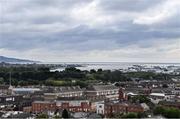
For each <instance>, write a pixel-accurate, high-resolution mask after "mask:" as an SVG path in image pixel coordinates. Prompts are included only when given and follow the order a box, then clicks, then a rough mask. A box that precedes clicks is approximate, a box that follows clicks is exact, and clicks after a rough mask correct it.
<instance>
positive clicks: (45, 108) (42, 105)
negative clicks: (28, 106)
mask: <svg viewBox="0 0 180 119" xmlns="http://www.w3.org/2000/svg"><path fill="white" fill-rule="evenodd" d="M55 110H56V103H55V102H52V101H34V102H33V103H32V112H33V113H42V112H54V111H55Z"/></svg>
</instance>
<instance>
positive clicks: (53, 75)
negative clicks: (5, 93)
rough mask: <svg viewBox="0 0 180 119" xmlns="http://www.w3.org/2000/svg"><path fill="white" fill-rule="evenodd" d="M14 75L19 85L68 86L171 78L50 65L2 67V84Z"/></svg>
mask: <svg viewBox="0 0 180 119" xmlns="http://www.w3.org/2000/svg"><path fill="white" fill-rule="evenodd" d="M10 72H11V77H12V84H13V85H15V86H17V85H21V86H26V85H44V84H45V85H51V86H68V85H80V86H81V87H85V86H87V85H88V84H89V83H98V82H105V83H108V82H112V83H113V82H119V81H130V80H131V79H133V78H139V79H149V80H150V79H160V80H167V79H170V75H168V74H156V73H152V72H128V73H123V72H121V71H118V70H116V71H110V70H102V69H99V70H97V71H96V70H93V69H92V70H90V71H81V70H79V69H76V68H73V67H69V68H66V69H65V70H64V71H60V72H58V71H56V72H50V69H49V68H48V67H36V66H35V67H0V84H9V77H10Z"/></svg>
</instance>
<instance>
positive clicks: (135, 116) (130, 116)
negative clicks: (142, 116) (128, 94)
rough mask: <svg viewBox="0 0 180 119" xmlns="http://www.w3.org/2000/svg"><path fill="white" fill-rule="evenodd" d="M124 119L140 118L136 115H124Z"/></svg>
mask: <svg viewBox="0 0 180 119" xmlns="http://www.w3.org/2000/svg"><path fill="white" fill-rule="evenodd" d="M122 118H138V116H137V114H136V113H128V114H126V115H123V116H122Z"/></svg>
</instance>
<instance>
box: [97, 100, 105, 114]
mask: <svg viewBox="0 0 180 119" xmlns="http://www.w3.org/2000/svg"><path fill="white" fill-rule="evenodd" d="M96 113H97V114H102V115H104V102H101V103H98V104H97V105H96Z"/></svg>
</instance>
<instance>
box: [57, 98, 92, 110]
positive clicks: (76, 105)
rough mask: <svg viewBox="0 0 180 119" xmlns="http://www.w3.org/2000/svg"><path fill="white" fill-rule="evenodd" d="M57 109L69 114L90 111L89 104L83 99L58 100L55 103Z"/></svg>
mask: <svg viewBox="0 0 180 119" xmlns="http://www.w3.org/2000/svg"><path fill="white" fill-rule="evenodd" d="M56 106H57V108H58V109H60V110H63V109H67V110H69V111H71V112H89V111H91V103H90V102H89V100H87V99H84V98H59V99H58V100H57V101H56Z"/></svg>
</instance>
